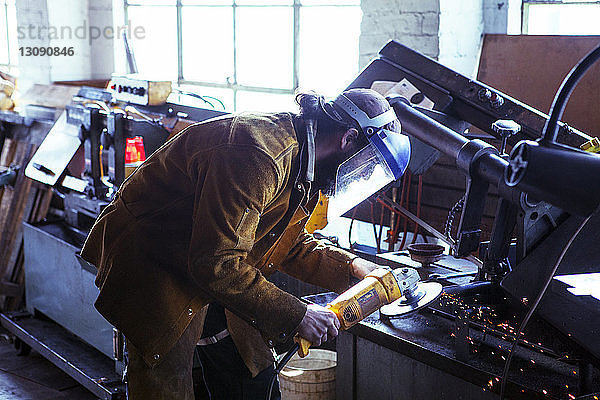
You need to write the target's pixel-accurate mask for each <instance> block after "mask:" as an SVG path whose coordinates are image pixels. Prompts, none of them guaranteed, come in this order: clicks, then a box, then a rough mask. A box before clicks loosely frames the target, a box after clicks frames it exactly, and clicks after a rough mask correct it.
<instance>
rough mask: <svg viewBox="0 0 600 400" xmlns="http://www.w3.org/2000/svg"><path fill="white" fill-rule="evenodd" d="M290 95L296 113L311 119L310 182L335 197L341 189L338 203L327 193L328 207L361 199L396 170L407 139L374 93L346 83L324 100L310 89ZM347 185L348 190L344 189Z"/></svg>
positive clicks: (405, 155) (404, 154)
mask: <svg viewBox="0 0 600 400" xmlns="http://www.w3.org/2000/svg"><path fill="white" fill-rule="evenodd" d="M296 99H297V102H298V104H299V105H300V113H301V115H304V116H305V117H308V118H313V119H314V120H315V121H316V126H317V134H316V138H315V143H316V167H315V185H316V187H317V188H318V189H321V190H322V191H324V192H325V193H326V194H328V195H330V196H333V195H335V197H336V198H337V199H338V200H340V199H341V198H340V197H339V196H340V195H341V194H342V192H347V193H346V195H345V196H343V197H344V199H343V201H342V202H343V203H344V204H339V201H338V202H337V204H332V202H333V203H336V201H335V199H334V198H332V199H330V211H332V213H337V212H339V213H343V212H345V211H347V210H348V209H350V208H351V207H353V206H354V205H356V204H358V203H355V204H351V203H353V202H354V201H356V200H357V199H359V198H360V199H359V200H358V201H362V200H364V199H365V198H366V197H368V196H370V195H371V194H373V193H374V192H375V191H377V190H379V189H381V188H382V187H383V186H385V185H386V184H388V183H389V182H391V181H392V180H394V179H398V178H399V177H400V176H401V175H402V173H403V172H404V170H405V168H406V165H407V164H408V158H409V155H410V145H409V144H408V138H407V137H406V136H404V135H402V134H401V133H400V123H399V122H398V120H397V119H396V115H395V114H394V111H393V110H392V109H391V108H390V105H389V103H388V102H387V100H386V99H385V98H383V96H381V95H380V94H379V93H377V92H375V91H373V90H370V89H351V90H347V91H345V92H344V93H342V94H341V95H340V96H338V97H337V98H336V99H335V100H333V101H329V102H325V100H324V99H323V97H322V96H319V95H317V94H315V93H301V94H299V95H298V96H297V97H296ZM350 186H351V187H352V189H353V190H352V191H350V192H348V190H347V189H348V188H349V187H350ZM371 189H372V191H371ZM357 190H358V191H360V193H359V192H358V191H357ZM366 192H369V193H366ZM332 206H333V207H334V209H333V210H332ZM336 207H341V208H345V209H344V210H341V209H340V210H335V208H336ZM330 214H331V213H330Z"/></svg>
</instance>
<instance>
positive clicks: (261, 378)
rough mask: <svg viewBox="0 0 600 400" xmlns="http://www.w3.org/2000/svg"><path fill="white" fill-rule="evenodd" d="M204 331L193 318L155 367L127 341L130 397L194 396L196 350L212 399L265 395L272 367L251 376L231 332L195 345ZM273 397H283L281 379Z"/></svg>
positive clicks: (185, 399) (189, 399)
mask: <svg viewBox="0 0 600 400" xmlns="http://www.w3.org/2000/svg"><path fill="white" fill-rule="evenodd" d="M207 317H209V315H207ZM207 323H209V322H208V321H207ZM217 328H218V327H217ZM201 331H202V325H201V323H200V320H199V318H194V320H193V321H192V322H191V323H190V325H189V326H188V328H187V329H186V331H185V332H184V333H183V335H182V336H181V338H179V341H178V342H177V343H176V344H175V346H174V347H173V349H172V350H171V351H170V352H169V353H168V354H166V355H165V356H164V357H163V360H162V362H161V363H160V364H159V365H157V366H156V367H154V368H151V367H149V366H148V364H146V362H145V361H144V360H143V359H142V357H141V355H140V354H139V352H138V351H137V349H136V348H135V347H134V346H133V345H132V344H131V343H130V342H128V341H127V398H128V400H194V386H193V379H192V365H193V360H194V353H195V352H196V354H197V355H198V357H199V359H200V362H201V364H202V372H203V376H204V382H205V385H206V387H207V389H208V392H209V393H210V398H211V400H254V399H257V400H263V399H265V398H266V395H267V391H268V386H269V380H270V379H271V376H272V375H273V367H269V368H267V369H265V370H264V371H262V372H261V373H260V374H258V375H257V376H256V377H254V378H252V375H251V373H250V371H249V370H248V368H247V367H246V365H245V364H244V362H243V360H242V358H241V357H240V355H239V353H238V351H237V348H236V347H235V344H234V343H233V340H231V337H230V336H228V337H226V338H224V339H222V340H220V341H218V342H217V343H214V344H210V345H206V346H196V343H197V342H198V340H199V339H200V332H201ZM202 336H206V335H202ZM271 398H272V399H273V400H279V399H280V398H281V397H280V393H279V385H278V382H275V387H274V389H273V396H272V397H271Z"/></svg>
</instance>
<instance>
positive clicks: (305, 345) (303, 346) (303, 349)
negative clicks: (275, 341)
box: [294, 304, 340, 358]
mask: <svg viewBox="0 0 600 400" xmlns="http://www.w3.org/2000/svg"><path fill="white" fill-rule="evenodd" d="M325 308H327V309H328V310H331V311H333V307H331V304H327V305H326V306H325ZM333 313H334V314H335V315H336V317H337V318H338V319H340V317H339V316H338V314H337V313H336V312H335V311H333ZM294 342H296V343H298V345H299V346H300V347H299V348H298V355H299V356H300V358H304V357H306V356H307V355H308V349H309V348H310V346H312V343H311V342H309V341H308V340H306V339H304V338H303V337H300V336H299V335H296V336H295V337H294Z"/></svg>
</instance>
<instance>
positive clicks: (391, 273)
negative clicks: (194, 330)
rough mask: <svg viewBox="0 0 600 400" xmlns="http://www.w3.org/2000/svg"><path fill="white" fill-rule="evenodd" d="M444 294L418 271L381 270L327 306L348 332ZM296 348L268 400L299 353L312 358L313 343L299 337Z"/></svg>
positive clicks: (283, 361) (398, 315) (404, 313)
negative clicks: (375, 315) (376, 316)
mask: <svg viewBox="0 0 600 400" xmlns="http://www.w3.org/2000/svg"><path fill="white" fill-rule="evenodd" d="M441 293H442V285H441V284H439V283H438V282H421V278H420V277H419V274H418V273H417V270H415V269H413V268H398V269H395V270H392V269H391V268H388V267H379V268H377V269H375V270H373V271H372V272H371V273H370V274H368V275H367V276H365V277H364V279H363V280H361V281H360V282H359V283H357V284H356V285H354V286H352V287H351V288H350V289H348V290H346V291H345V292H344V293H342V294H340V295H339V296H338V297H336V298H335V300H333V301H332V302H331V303H329V304H327V307H326V308H328V309H330V310H331V311H332V312H333V313H334V314H335V315H336V316H337V318H338V320H339V321H340V329H344V330H345V329H348V328H350V327H351V326H353V325H355V324H357V323H359V322H360V321H362V320H363V319H365V318H366V317H368V316H369V315H371V314H372V313H373V312H375V311H377V310H379V309H381V316H382V317H384V318H402V317H405V316H407V315H409V314H411V313H413V312H415V311H417V310H419V309H421V308H423V307H425V306H427V305H429V304H431V303H432V302H433V301H435V300H436V299H437V298H438V297H439V296H440V294H441ZM294 341H295V342H296V343H294V346H293V347H292V348H291V349H290V350H289V351H288V352H287V353H286V354H285V355H284V356H283V358H282V359H281V360H280V361H279V363H277V365H276V367H275V371H274V372H273V376H272V377H271V381H270V382H269V389H268V391H267V400H270V399H271V394H272V392H273V385H274V384H275V380H276V378H277V375H278V374H279V373H280V372H281V370H282V369H283V367H284V366H285V365H286V364H287V362H288V361H289V360H290V358H292V356H293V355H294V353H296V351H297V352H298V355H299V356H300V357H306V356H307V355H308V349H309V348H310V346H311V343H310V342H309V341H308V340H306V339H304V338H301V337H299V336H296V337H295V338H294Z"/></svg>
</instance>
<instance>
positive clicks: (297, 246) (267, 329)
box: [81, 113, 354, 375]
mask: <svg viewBox="0 0 600 400" xmlns="http://www.w3.org/2000/svg"><path fill="white" fill-rule="evenodd" d="M294 118H295V116H294V115H293V114H290V113H279V114H239V115H233V116H232V115H229V116H225V117H220V118H217V119H213V120H210V121H207V122H203V123H199V124H195V125H192V126H191V127H189V128H187V129H185V130H184V131H183V132H182V133H181V134H179V135H177V136H175V137H174V138H173V139H171V140H170V141H168V142H167V143H165V145H163V146H162V147H161V148H160V149H159V150H157V151H156V152H155V153H154V154H153V155H152V156H151V157H149V158H148V160H146V162H144V164H143V165H142V166H141V167H140V168H138V170H136V172H135V173H134V174H133V175H132V176H131V177H130V178H129V179H128V180H126V182H125V183H124V184H123V185H122V186H121V188H120V189H119V192H118V193H117V195H116V197H115V199H114V200H113V201H112V202H111V204H109V205H108V206H107V207H106V209H105V210H104V211H103V212H102V214H101V215H100V217H99V218H98V220H97V221H96V223H95V224H94V226H93V228H92V230H91V232H90V234H89V236H88V238H87V240H86V242H85V245H84V247H83V249H82V251H81V255H82V257H83V258H84V259H85V260H87V261H88V262H90V263H92V264H94V265H96V266H97V267H98V275H97V277H96V284H97V286H98V287H99V288H100V294H99V296H98V298H97V300H96V303H95V305H96V308H97V309H98V311H100V313H101V314H102V315H103V316H104V317H105V318H106V319H107V320H108V321H109V322H110V323H112V324H113V325H114V326H116V327H117V328H119V329H120V330H121V331H122V332H123V333H124V335H125V336H126V337H127V339H128V340H130V341H131V342H132V344H133V345H134V346H135V347H136V348H138V349H139V350H140V351H141V352H142V354H143V356H144V359H145V360H146V362H147V363H148V364H149V365H155V364H157V363H159V362H160V361H161V357H162V356H164V354H166V353H167V352H168V351H169V350H170V349H171V347H172V346H173V345H174V344H175V342H176V341H177V340H178V339H179V337H180V336H181V334H182V333H183V331H184V330H185V328H186V327H187V325H188V324H189V322H190V321H191V320H192V318H194V316H195V315H196V314H197V313H198V312H200V311H201V310H202V309H203V307H204V306H205V305H207V304H208V303H210V302H211V301H214V300H216V301H218V302H220V303H221V304H223V305H224V306H225V307H226V309H227V310H228V312H227V317H228V326H229V328H230V332H231V335H232V338H233V340H234V342H235V343H236V345H237V346H238V349H239V350H240V353H241V355H242V358H243V359H244V361H245V362H246V365H247V366H248V367H249V368H250V370H251V371H252V373H253V374H254V375H255V374H256V373H258V372H259V371H260V370H261V369H263V368H265V367H266V366H268V365H269V363H270V362H272V355H271V352H270V351H269V349H268V347H267V345H266V344H265V340H266V341H267V342H269V341H272V342H282V341H285V340H287V339H288V338H289V337H290V335H293V334H294V333H295V330H296V328H297V327H298V325H299V323H300V321H301V320H302V318H303V316H304V313H305V311H306V306H305V305H304V304H303V303H302V302H301V301H300V300H299V299H297V298H296V297H294V296H292V295H290V294H288V293H286V292H285V291H283V290H281V289H279V288H277V287H276V286H275V285H273V284H272V283H270V282H269V281H267V280H266V279H265V276H268V275H269V274H271V273H272V272H273V271H274V270H277V269H281V270H282V271H284V272H286V273H288V274H290V275H292V276H295V277H297V278H299V279H301V280H304V281H306V282H309V283H313V284H317V285H320V286H322V287H325V288H328V289H330V290H335V291H342V290H344V289H346V288H347V287H348V285H349V282H350V264H351V260H352V258H354V256H353V255H352V254H350V253H347V252H345V251H342V250H339V249H337V248H335V247H330V246H326V245H324V244H322V243H320V242H319V241H317V240H315V239H314V238H313V237H312V236H311V235H309V234H307V233H306V231H305V230H304V225H305V223H306V220H307V218H308V214H309V210H307V209H306V208H305V207H303V206H302V204H304V202H305V200H306V196H307V193H306V186H305V185H304V184H303V183H302V180H298V179H297V178H298V176H299V175H300V174H299V171H300V168H301V165H300V164H301V162H300V155H299V154H300V147H301V143H302V142H303V140H302V139H301V138H300V139H299V137H298V135H297V132H296V130H295V128H294ZM254 328H256V329H254ZM258 331H260V334H262V338H264V340H262V339H261V336H260V335H259V333H258Z"/></svg>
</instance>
